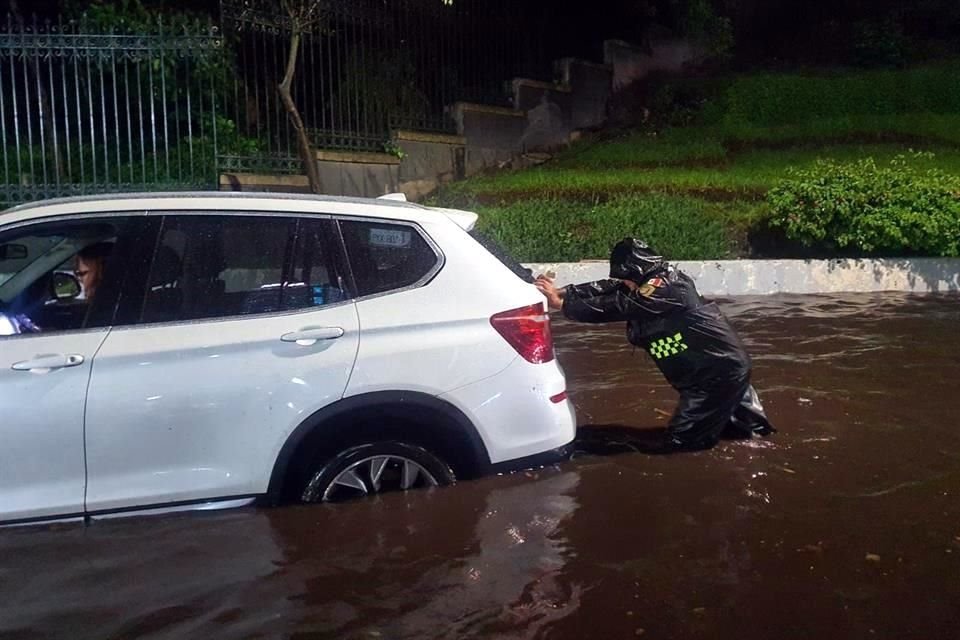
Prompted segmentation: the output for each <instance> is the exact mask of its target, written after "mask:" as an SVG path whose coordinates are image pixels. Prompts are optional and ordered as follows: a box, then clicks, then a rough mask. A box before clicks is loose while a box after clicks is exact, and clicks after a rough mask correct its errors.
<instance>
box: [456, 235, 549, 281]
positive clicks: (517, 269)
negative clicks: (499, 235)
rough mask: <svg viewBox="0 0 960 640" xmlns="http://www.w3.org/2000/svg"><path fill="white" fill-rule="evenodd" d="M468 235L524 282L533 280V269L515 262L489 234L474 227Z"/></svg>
mask: <svg viewBox="0 0 960 640" xmlns="http://www.w3.org/2000/svg"><path fill="white" fill-rule="evenodd" d="M470 237H472V238H473V239H474V240H476V241H477V242H479V243H480V245H481V246H482V247H483V248H484V249H486V250H487V251H489V252H490V253H491V255H493V256H494V257H495V258H496V259H497V260H499V261H500V262H502V263H503V265H504V266H505V267H506V268H507V269H510V271H512V272H513V273H514V274H516V276H517V277H518V278H520V279H521V280H523V281H524V282H533V281H534V278H533V271H531V270H530V269H527V268H526V267H525V266H523V265H522V264H520V263H519V262H517V261H516V260H515V259H514V258H513V256H511V255H510V254H509V253H507V251H506V249H504V248H503V247H502V246H500V244H499V243H498V242H497V241H496V240H494V239H493V238H491V237H490V236H488V235H486V234H483V233H480V232H479V231H477V230H476V229H474V230H473V231H471V232H470Z"/></svg>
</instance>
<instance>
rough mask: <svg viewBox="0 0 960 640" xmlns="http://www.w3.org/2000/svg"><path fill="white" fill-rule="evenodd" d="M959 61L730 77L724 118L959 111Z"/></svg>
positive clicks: (792, 120)
mask: <svg viewBox="0 0 960 640" xmlns="http://www.w3.org/2000/svg"><path fill="white" fill-rule="evenodd" d="M958 78H960V64H958V63H957V62H956V61H954V62H949V63H944V64H939V65H930V66H924V67H916V68H913V69H905V70H884V71H861V72H856V73H840V74H834V75H817V76H812V75H800V74H786V73H784V74H757V75H745V76H739V77H737V78H735V79H733V80H732V81H731V82H730V85H729V86H728V87H727V89H726V91H725V92H724V95H723V97H722V98H721V107H720V108H721V110H722V111H723V120H724V124H726V125H728V126H730V125H734V126H735V125H760V126H779V125H785V124H797V123H804V122H813V121H818V120H824V119H834V120H835V119H842V118H852V117H853V118H855V117H858V116H889V115H897V114H910V113H922V114H957V113H960V80H958Z"/></svg>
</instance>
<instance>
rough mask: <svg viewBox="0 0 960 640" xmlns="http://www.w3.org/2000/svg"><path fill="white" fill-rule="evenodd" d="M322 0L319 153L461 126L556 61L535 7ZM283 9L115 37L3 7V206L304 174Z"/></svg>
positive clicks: (316, 58) (247, 10)
mask: <svg viewBox="0 0 960 640" xmlns="http://www.w3.org/2000/svg"><path fill="white" fill-rule="evenodd" d="M316 1H317V2H318V3H319V4H318V8H319V13H318V15H319V16H320V20H319V21H318V22H316V23H315V24H314V25H313V26H312V28H311V29H310V30H309V31H308V32H307V33H306V34H305V35H304V37H303V41H302V46H301V48H300V51H299V59H298V69H297V75H296V82H295V85H294V87H293V97H294V100H295V102H296V104H297V105H298V108H299V109H300V111H301V114H302V117H303V120H304V122H305V124H306V126H307V128H308V130H309V133H310V135H311V137H312V141H313V143H314V144H315V146H316V147H317V148H321V149H348V150H366V151H384V150H388V149H389V140H390V138H391V131H392V130H394V129H397V128H406V129H418V130H428V131H439V132H447V131H452V130H453V127H454V123H453V121H452V119H451V117H450V114H449V112H448V107H449V105H451V104H452V103H453V102H455V101H460V100H462V101H475V102H485V103H492V104H504V105H506V104H509V101H508V100H509V94H508V91H507V83H508V81H509V80H510V79H511V78H512V77H514V76H516V75H527V76H533V77H541V78H542V77H544V75H545V74H546V73H547V72H549V70H550V69H549V65H548V64H547V62H546V60H547V57H548V56H547V54H546V53H545V51H544V47H543V34H544V30H545V28H546V25H545V24H544V23H543V21H542V20H537V19H531V15H528V14H525V13H524V12H525V11H526V9H525V8H524V6H525V3H515V2H514V0H316ZM279 4H280V3H278V2H272V1H269V0H221V20H222V24H223V29H222V30H221V28H220V27H216V26H212V25H210V24H200V23H189V24H187V23H184V22H183V21H182V20H181V21H180V22H179V23H178V24H177V26H176V27H174V26H173V25H165V24H163V23H162V22H160V21H158V22H157V23H156V24H155V25H152V26H150V27H149V28H148V29H141V31H148V33H143V32H139V33H120V32H116V31H104V30H103V29H101V28H98V27H97V26H95V25H91V24H89V23H86V22H84V21H82V20H81V21H77V22H63V21H60V22H55V23H54V22H49V21H46V22H40V21H37V20H36V19H32V20H30V21H29V22H22V21H19V20H16V19H14V18H13V17H9V16H8V17H7V19H6V21H5V22H4V23H2V24H0V156H2V157H0V163H2V164H0V171H2V173H0V205H7V204H13V203H17V202H22V201H26V200H32V199H38V198H43V197H53V196H59V195H73V194H81V193H101V192H111V191H113V192H116V191H131V190H166V189H189V188H216V186H217V184H218V179H219V178H218V176H219V174H220V173H221V172H234V171H258V172H271V173H301V172H302V167H301V166H300V163H299V161H298V159H297V156H296V153H295V148H296V145H295V140H294V137H293V131H292V128H291V126H290V124H289V120H288V117H287V114H286V112H285V110H284V108H283V106H282V104H281V101H280V99H279V95H278V92H277V86H278V84H279V82H280V80H281V78H282V76H283V72H284V68H285V64H286V60H287V53H288V51H289V45H290V23H289V18H288V17H287V16H285V15H283V14H282V13H278V6H279ZM518 5H519V6H518Z"/></svg>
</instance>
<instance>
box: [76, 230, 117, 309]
mask: <svg viewBox="0 0 960 640" xmlns="http://www.w3.org/2000/svg"><path fill="white" fill-rule="evenodd" d="M112 250H113V245H112V244H111V243H109V242H98V243H96V244H92V245H90V246H88V247H85V248H83V249H81V250H80V252H79V253H78V254H77V257H76V261H75V264H74V267H73V273H74V275H75V276H77V279H78V280H80V286H81V288H82V289H83V297H84V298H85V299H86V301H87V304H88V305H89V304H90V303H91V302H92V301H93V297H94V296H95V295H96V293H97V288H98V287H99V286H100V283H101V282H102V281H103V272H104V265H105V264H106V262H107V258H108V257H109V256H110V253H111V251H112Z"/></svg>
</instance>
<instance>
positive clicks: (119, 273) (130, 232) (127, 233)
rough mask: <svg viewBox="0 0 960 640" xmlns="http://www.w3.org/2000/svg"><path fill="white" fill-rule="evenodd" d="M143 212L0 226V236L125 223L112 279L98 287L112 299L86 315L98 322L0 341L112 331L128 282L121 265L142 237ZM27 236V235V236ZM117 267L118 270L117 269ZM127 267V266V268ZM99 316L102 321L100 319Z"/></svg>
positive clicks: (55, 217) (58, 217) (67, 216)
mask: <svg viewBox="0 0 960 640" xmlns="http://www.w3.org/2000/svg"><path fill="white" fill-rule="evenodd" d="M144 213H145V212H144V211H142V210H119V211H96V212H88V213H71V214H63V215H53V216H41V217H36V218H28V219H26V220H18V221H17V222H14V223H11V224H8V225H3V226H2V227H0V234H7V233H9V232H12V231H17V230H25V229H29V228H30V227H41V226H48V225H53V224H57V223H64V222H66V223H76V222H79V223H83V222H88V221H94V220H104V219H106V220H114V219H125V220H127V221H128V222H127V225H129V226H125V227H124V228H121V229H120V233H118V235H117V249H118V251H117V253H116V254H114V255H113V256H112V258H111V259H112V261H115V262H114V263H113V264H114V266H113V268H112V269H111V270H110V273H111V274H112V277H109V278H108V279H106V280H105V281H104V283H103V284H102V285H101V287H103V288H102V289H101V292H102V291H108V292H110V295H111V296H112V301H111V302H112V304H108V303H105V302H102V298H101V302H100V303H99V304H97V303H94V306H93V307H91V309H90V311H89V312H88V314H89V315H90V316H93V317H98V318H99V319H98V320H96V321H94V322H93V323H92V324H90V325H88V326H84V327H79V328H76V329H66V330H57V331H40V332H39V333H21V334H15V335H10V336H3V337H2V340H10V339H23V338H34V337H53V336H72V335H80V334H85V333H92V332H97V331H104V330H112V329H113V328H115V327H116V324H115V320H116V316H117V311H118V309H119V308H120V302H121V299H122V295H123V291H124V289H125V288H126V286H127V282H128V280H129V279H130V278H131V273H132V272H131V270H130V269H128V268H123V265H124V264H125V263H126V262H127V261H128V260H129V258H130V256H131V255H132V253H131V252H132V251H133V250H134V248H135V247H136V246H137V244H138V241H139V240H141V237H140V236H141V235H142V234H143V233H144V229H145V227H146V225H145V224H144V218H145V216H144ZM28 233H29V232H28ZM118 265H119V266H118ZM127 266H129V265H127ZM100 316H102V317H100Z"/></svg>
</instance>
